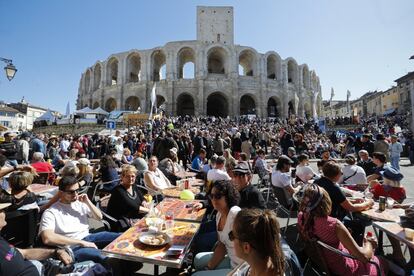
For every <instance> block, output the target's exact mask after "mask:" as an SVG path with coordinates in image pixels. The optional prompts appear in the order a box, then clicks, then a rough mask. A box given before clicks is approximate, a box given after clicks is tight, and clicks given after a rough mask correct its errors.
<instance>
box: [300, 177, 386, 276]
mask: <svg viewBox="0 0 414 276" xmlns="http://www.w3.org/2000/svg"><path fill="white" fill-rule="evenodd" d="M299 210H300V213H299V215H298V227H299V232H300V234H301V236H302V237H303V239H304V240H312V239H318V240H320V241H322V242H324V243H326V244H328V245H330V246H332V247H334V248H336V249H338V250H340V251H342V252H344V253H349V254H351V255H352V256H354V257H355V258H357V260H354V259H350V258H346V257H343V256H341V255H339V254H337V253H334V252H332V251H329V250H327V249H325V248H323V249H322V255H323V258H324V260H325V261H326V263H327V265H328V268H329V270H330V272H332V273H335V274H336V275H377V271H376V267H375V266H374V265H373V264H371V263H368V261H370V260H371V261H374V262H376V263H377V264H378V265H379V266H380V267H381V270H382V275H386V274H385V273H384V264H385V263H384V262H382V259H381V260H379V259H378V258H377V257H375V256H374V250H375V247H376V246H377V242H376V240H375V239H373V238H372V237H370V238H364V242H363V246H359V245H358V244H357V243H356V241H355V240H354V238H353V237H352V236H351V234H350V233H349V231H348V229H347V228H346V227H345V226H344V224H343V223H342V222H341V221H339V220H338V219H336V218H333V217H331V216H330V214H331V210H332V202H331V198H330V197H329V194H328V192H327V191H326V190H325V189H323V188H322V187H319V186H318V185H315V184H310V185H308V186H307V188H306V189H305V191H304V195H303V198H302V201H301V204H300V207H299Z"/></svg>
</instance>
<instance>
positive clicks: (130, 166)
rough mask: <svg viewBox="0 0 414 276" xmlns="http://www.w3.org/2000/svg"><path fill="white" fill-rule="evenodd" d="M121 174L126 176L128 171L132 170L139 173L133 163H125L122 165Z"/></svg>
mask: <svg viewBox="0 0 414 276" xmlns="http://www.w3.org/2000/svg"><path fill="white" fill-rule="evenodd" d="M121 168H122V172H121V176H125V175H126V174H127V173H129V172H132V173H134V174H137V172H138V170H137V168H135V166H133V165H123V166H122V167H121Z"/></svg>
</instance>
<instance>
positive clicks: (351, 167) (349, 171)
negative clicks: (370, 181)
mask: <svg viewBox="0 0 414 276" xmlns="http://www.w3.org/2000/svg"><path fill="white" fill-rule="evenodd" d="M366 183H367V176H366V174H365V171H364V169H363V168H362V167H360V166H357V165H356V159H355V157H354V155H352V154H348V155H346V156H345V166H344V167H343V168H342V176H341V177H340V178H339V180H338V184H366Z"/></svg>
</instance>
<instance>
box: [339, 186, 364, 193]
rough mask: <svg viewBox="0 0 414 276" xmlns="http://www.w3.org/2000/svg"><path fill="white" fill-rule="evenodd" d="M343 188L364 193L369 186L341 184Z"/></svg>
mask: <svg viewBox="0 0 414 276" xmlns="http://www.w3.org/2000/svg"><path fill="white" fill-rule="evenodd" d="M341 186H343V187H345V188H348V189H350V190H354V191H359V192H363V191H365V190H366V189H367V187H368V184H341Z"/></svg>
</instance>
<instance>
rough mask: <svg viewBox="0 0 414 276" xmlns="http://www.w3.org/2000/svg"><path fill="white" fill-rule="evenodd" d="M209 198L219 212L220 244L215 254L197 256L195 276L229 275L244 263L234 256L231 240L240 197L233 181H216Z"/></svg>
mask: <svg viewBox="0 0 414 276" xmlns="http://www.w3.org/2000/svg"><path fill="white" fill-rule="evenodd" d="M209 197H210V200H211V202H212V205H213V207H214V209H215V210H217V216H216V226H217V235H218V242H217V244H216V247H215V249H214V252H202V253H199V254H197V255H196V256H195V258H194V268H195V269H196V270H197V272H196V273H195V274H193V275H197V276H200V275H227V273H228V272H229V271H230V270H231V268H234V267H236V266H237V265H239V264H240V263H242V260H241V259H240V258H238V257H237V256H236V255H235V254H234V243H233V241H231V240H230V239H229V233H230V231H231V230H232V229H233V222H234V218H235V217H236V215H237V213H238V212H239V211H240V210H241V209H240V207H238V206H237V204H238V202H239V200H240V195H239V193H238V191H237V190H236V188H235V187H234V185H233V183H232V182H231V181H216V182H214V183H213V188H212V190H211V193H210V195H209ZM201 270H203V271H201ZM206 270H207V271H206ZM211 270H214V271H211Z"/></svg>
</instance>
